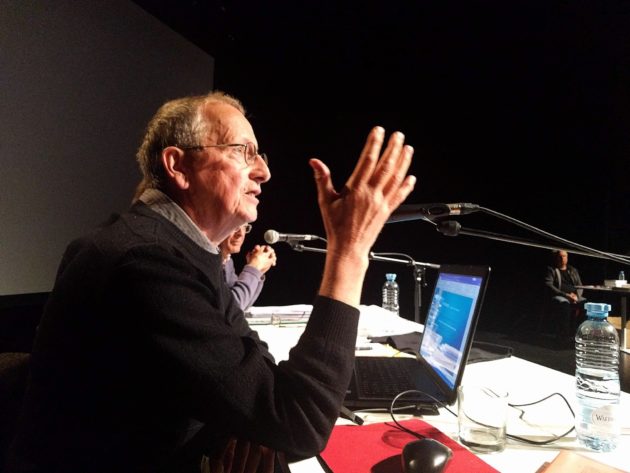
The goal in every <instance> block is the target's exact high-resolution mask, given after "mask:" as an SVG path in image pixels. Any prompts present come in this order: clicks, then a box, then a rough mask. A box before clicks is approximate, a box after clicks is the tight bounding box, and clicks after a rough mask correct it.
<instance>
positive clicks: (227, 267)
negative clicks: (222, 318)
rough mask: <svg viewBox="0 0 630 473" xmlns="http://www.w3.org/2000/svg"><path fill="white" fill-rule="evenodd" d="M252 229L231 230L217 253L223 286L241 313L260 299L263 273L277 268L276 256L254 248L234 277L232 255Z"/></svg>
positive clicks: (248, 226)
mask: <svg viewBox="0 0 630 473" xmlns="http://www.w3.org/2000/svg"><path fill="white" fill-rule="evenodd" d="M251 229H252V226H251V224H249V223H246V224H245V225H241V226H240V227H238V228H237V229H236V230H234V231H233V232H232V233H231V234H230V236H229V237H227V238H226V239H225V240H223V241H222V242H221V243H219V250H220V251H221V257H222V258H223V274H224V276H225V282H227V285H228V286H230V289H232V295H233V296H234V298H235V299H236V302H238V305H239V306H240V307H241V309H243V310H245V309H247V308H249V307H251V306H252V305H254V302H255V301H256V299H257V298H258V296H259V295H260V291H262V288H263V284H264V282H265V273H266V272H267V271H269V269H270V268H271V267H272V266H275V265H276V252H275V251H274V250H273V248H271V247H270V246H267V245H256V246H255V247H254V248H253V249H252V250H251V251H250V252H249V253H247V255H246V256H245V260H246V261H247V264H246V265H245V266H244V267H243V270H242V271H241V272H240V274H236V270H235V269H234V260H232V257H231V255H233V254H235V253H238V252H239V251H241V246H243V242H244V241H245V235H246V234H247V233H249V232H250V231H251Z"/></svg>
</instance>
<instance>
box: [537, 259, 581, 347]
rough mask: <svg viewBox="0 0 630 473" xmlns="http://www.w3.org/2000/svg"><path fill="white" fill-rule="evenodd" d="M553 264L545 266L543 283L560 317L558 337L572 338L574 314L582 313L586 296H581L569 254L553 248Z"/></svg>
mask: <svg viewBox="0 0 630 473" xmlns="http://www.w3.org/2000/svg"><path fill="white" fill-rule="evenodd" d="M552 257H553V265H552V266H547V275H546V277H545V285H546V286H547V288H549V291H550V293H551V303H552V307H553V308H554V310H555V312H556V313H557V314H558V316H559V318H560V330H559V332H558V336H559V338H565V339H566V338H572V337H573V336H574V335H575V329H576V328H577V325H576V322H577V321H576V320H574V314H579V313H582V311H581V310H580V309H581V308H582V307H583V304H584V302H586V298H584V297H582V289H578V288H576V287H575V286H581V285H582V279H581V278H580V273H579V272H578V270H577V269H576V268H575V267H574V266H571V265H570V264H569V254H568V253H567V252H566V251H564V250H554V251H553V253H552Z"/></svg>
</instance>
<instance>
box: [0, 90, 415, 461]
mask: <svg viewBox="0 0 630 473" xmlns="http://www.w3.org/2000/svg"><path fill="white" fill-rule="evenodd" d="M412 154H413V148H412V147H411V146H408V145H405V137H404V135H403V134H402V133H399V132H394V133H392V134H391V136H390V137H389V139H388V140H386V139H385V130H384V129H383V128H381V127H374V128H373V129H372V130H371V132H370V133H369V135H368V137H367V140H366V141H365V145H364V147H363V149H362V151H361V153H360V156H359V159H358V162H357V164H356V166H355V168H354V170H353V172H352V174H351V175H350V177H349V178H348V179H347V180H346V181H345V184H343V185H342V187H341V188H339V189H337V188H336V187H335V186H334V184H333V179H332V176H331V173H330V170H329V168H328V167H327V166H326V165H325V164H324V163H323V162H322V161H320V160H319V159H315V158H312V159H310V160H309V161H308V163H309V164H310V167H311V169H312V171H313V175H314V180H315V185H316V188H317V196H318V204H319V209H320V213H321V217H322V221H323V225H324V228H325V231H326V240H327V242H328V243H327V248H326V249H327V252H326V259H325V263H324V268H323V274H322V276H321V283H320V287H319V291H318V293H317V295H314V300H313V310H312V312H311V315H310V317H309V320H308V322H307V324H306V327H305V328H304V332H303V334H302V336H301V337H300V339H299V341H298V342H297V344H296V345H295V346H294V347H293V348H292V350H291V353H290V355H289V359H288V360H284V361H280V362H279V363H276V362H275V361H274V359H273V356H271V354H270V353H269V351H268V347H267V345H266V344H265V343H264V342H263V341H262V340H260V338H259V337H258V334H257V333H256V332H255V331H253V330H252V329H251V328H250V327H249V325H248V323H247V321H246V320H245V317H244V316H243V311H242V310H241V309H240V307H238V306H237V304H236V301H235V299H234V298H233V297H232V294H231V292H230V289H229V288H228V287H227V284H225V281H224V280H223V271H222V261H221V255H220V254H219V250H218V246H219V243H221V242H222V241H223V240H225V238H227V237H228V236H229V235H230V234H231V233H232V232H233V231H234V230H235V229H237V228H238V227H240V226H242V225H244V224H246V223H248V222H253V221H255V220H256V218H257V217H258V203H259V201H260V199H261V191H262V186H263V185H264V183H266V182H267V181H268V180H269V179H270V177H271V173H270V171H269V167H268V164H267V163H268V161H267V156H266V155H265V154H264V153H261V152H260V150H259V148H258V140H257V139H256V135H255V134H254V130H253V128H252V125H251V124H250V122H249V120H248V119H247V118H246V116H245V110H244V108H243V106H242V104H241V103H240V102H239V101H238V100H237V99H235V98H233V97H230V96H228V95H226V94H223V93H221V92H213V93H210V94H208V95H204V96H195V97H184V98H181V99H176V100H172V101H169V102H167V103H166V104H164V105H163V106H162V107H160V109H159V110H158V111H157V113H156V114H155V115H154V117H153V118H152V119H151V121H150V122H149V124H148V126H147V129H146V132H145V136H144V139H143V141H142V144H141V146H140V148H139V149H138V152H137V155H136V157H137V160H138V162H139V164H140V168H141V171H142V175H143V182H142V184H141V185H140V186H138V189H137V190H138V193H139V194H140V195H137V198H136V199H135V203H133V204H132V206H131V207H130V208H129V209H127V210H126V211H125V212H123V213H122V214H120V215H114V216H112V217H111V218H110V219H109V220H108V221H106V222H105V223H104V224H103V225H102V226H101V227H100V228H98V229H96V230H95V231H92V232H89V233H88V234H86V235H84V236H83V237H80V238H78V239H76V240H74V241H73V242H72V243H71V244H70V245H69V246H68V248H67V249H66V252H65V253H64V256H63V258H62V261H61V264H60V266H59V270H58V273H57V277H56V280H55V285H54V288H53V290H52V292H51V293H50V295H49V297H48V301H47V304H46V308H45V310H44V314H43V316H42V319H41V321H40V324H39V327H38V330H37V334H36V336H35V341H34V344H33V351H32V354H31V364H30V374H29V385H28V388H27V391H26V395H25V398H24V401H23V405H22V411H21V417H20V422H19V426H18V431H17V434H16V436H15V438H14V440H13V443H12V446H11V448H10V450H9V455H8V457H9V460H8V463H7V467H6V468H5V469H4V470H3V471H5V472H6V473H27V472H28V473H87V472H89V473H114V472H115V473H139V472H152V473H153V472H155V473H199V472H200V470H201V468H200V466H201V464H202V459H203V461H204V462H205V463H204V464H205V465H209V470H210V471H212V472H219V471H221V472H224V473H228V472H230V473H231V472H236V471H239V472H243V471H247V472H250V471H265V472H271V471H276V472H277V471H279V469H280V468H281V466H282V463H283V457H284V456H286V458H287V459H289V461H290V460H291V459H300V458H306V457H312V456H314V455H315V454H317V453H319V452H321V451H322V450H323V448H324V447H325V445H326V442H327V440H328V438H329V436H330V434H331V431H332V428H333V426H334V425H335V421H336V420H337V417H338V415H339V411H340V408H341V405H342V403H343V399H344V397H345V395H346V388H347V386H348V384H349V383H350V378H351V375H352V367H353V363H354V352H355V345H356V339H357V330H358V322H359V304H360V299H361V290H362V286H363V281H364V278H365V273H366V271H367V268H368V265H369V261H370V258H369V255H370V250H371V248H372V246H373V245H374V242H375V241H376V238H377V237H378V235H379V233H380V231H381V230H382V228H383V225H384V223H385V221H386V220H387V219H388V218H389V216H390V215H391V213H392V211H393V210H394V209H395V208H397V207H398V206H399V205H400V203H401V202H403V201H404V200H405V198H406V197H407V196H408V195H409V193H410V192H411V191H412V189H413V188H414V185H415V182H416V180H415V177H414V176H408V175H407V170H408V169H409V165H410V164H411V157H412ZM305 164H306V163H305ZM276 452H277V454H276ZM230 465H232V466H233V468H232V467H231V466H230ZM245 466H246V467H247V468H245ZM257 466H261V468H262V470H261V469H258V468H257Z"/></svg>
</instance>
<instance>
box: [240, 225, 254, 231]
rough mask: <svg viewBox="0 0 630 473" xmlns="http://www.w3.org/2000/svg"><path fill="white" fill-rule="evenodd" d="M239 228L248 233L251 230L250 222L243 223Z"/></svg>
mask: <svg viewBox="0 0 630 473" xmlns="http://www.w3.org/2000/svg"><path fill="white" fill-rule="evenodd" d="M241 230H243V232H244V233H249V232H251V231H252V224H251V223H246V224H245V225H242V226H241Z"/></svg>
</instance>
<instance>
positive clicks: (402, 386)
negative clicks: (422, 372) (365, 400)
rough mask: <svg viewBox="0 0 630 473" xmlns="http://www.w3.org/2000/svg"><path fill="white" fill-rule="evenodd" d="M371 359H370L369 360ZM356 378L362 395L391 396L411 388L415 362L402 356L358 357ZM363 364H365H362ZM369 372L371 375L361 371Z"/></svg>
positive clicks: (356, 360) (356, 359)
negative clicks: (407, 361) (406, 360)
mask: <svg viewBox="0 0 630 473" xmlns="http://www.w3.org/2000/svg"><path fill="white" fill-rule="evenodd" d="M368 360H369V361H368ZM355 364H356V367H357V369H356V371H355V375H356V380H357V387H358V389H359V393H360V394H361V397H365V396H367V397H369V396H375V397H378V398H391V399H393V398H394V397H396V395H398V394H400V393H401V392H402V391H405V390H407V389H410V386H411V385H412V382H411V381H410V380H411V379H413V377H412V376H413V373H415V369H416V366H414V363H405V362H403V360H402V359H401V358H379V357H360V356H359V357H357V358H355ZM361 365H363V366H361ZM367 372H369V376H361V373H367Z"/></svg>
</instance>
